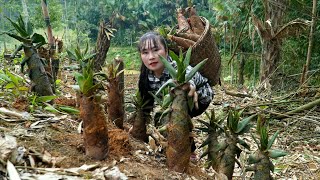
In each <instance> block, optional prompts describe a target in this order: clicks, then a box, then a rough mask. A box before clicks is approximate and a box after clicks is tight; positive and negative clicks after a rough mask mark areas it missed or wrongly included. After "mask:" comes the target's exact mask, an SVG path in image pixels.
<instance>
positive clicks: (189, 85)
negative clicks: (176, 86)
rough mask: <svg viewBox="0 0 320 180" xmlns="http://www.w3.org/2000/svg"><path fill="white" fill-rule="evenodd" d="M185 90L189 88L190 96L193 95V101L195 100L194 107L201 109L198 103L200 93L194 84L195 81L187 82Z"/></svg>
mask: <svg viewBox="0 0 320 180" xmlns="http://www.w3.org/2000/svg"><path fill="white" fill-rule="evenodd" d="M182 89H183V90H189V92H188V96H189V97H193V102H194V107H195V108H196V109H199V105H198V93H197V91H196V86H195V85H194V83H190V82H188V83H186V84H185V85H184V86H183V87H182Z"/></svg>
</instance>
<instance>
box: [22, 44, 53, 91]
mask: <svg viewBox="0 0 320 180" xmlns="http://www.w3.org/2000/svg"><path fill="white" fill-rule="evenodd" d="M24 53H25V58H26V59H28V60H27V65H28V67H29V77H30V80H31V81H32V84H33V86H32V88H31V89H32V91H34V92H35V93H36V94H38V95H39V96H51V95H53V90H52V86H51V83H50V81H49V78H48V76H47V73H46V71H45V69H44V65H43V62H42V61H41V60H40V57H39V55H38V54H37V53H36V51H35V50H34V49H31V48H28V47H24Z"/></svg>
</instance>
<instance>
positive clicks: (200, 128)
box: [196, 127, 209, 132]
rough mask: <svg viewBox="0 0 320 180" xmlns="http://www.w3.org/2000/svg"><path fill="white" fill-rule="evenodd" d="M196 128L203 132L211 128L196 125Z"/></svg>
mask: <svg viewBox="0 0 320 180" xmlns="http://www.w3.org/2000/svg"><path fill="white" fill-rule="evenodd" d="M196 128H197V129H199V130H200V131H203V132H209V128H202V127H196Z"/></svg>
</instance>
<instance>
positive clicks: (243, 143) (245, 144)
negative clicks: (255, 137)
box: [239, 139, 250, 150]
mask: <svg viewBox="0 0 320 180" xmlns="http://www.w3.org/2000/svg"><path fill="white" fill-rule="evenodd" d="M239 144H240V145H242V146H243V147H244V148H246V149H248V150H250V146H249V145H248V143H246V142H245V141H244V140H242V139H239Z"/></svg>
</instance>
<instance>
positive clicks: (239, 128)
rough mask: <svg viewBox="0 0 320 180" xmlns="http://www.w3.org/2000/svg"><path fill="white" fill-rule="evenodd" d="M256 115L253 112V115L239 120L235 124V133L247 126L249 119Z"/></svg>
mask: <svg viewBox="0 0 320 180" xmlns="http://www.w3.org/2000/svg"><path fill="white" fill-rule="evenodd" d="M256 116H257V114H254V115H251V116H249V117H246V118H244V119H243V120H242V121H240V122H239V123H238V126H237V130H236V133H237V134H240V133H241V131H243V130H244V129H245V127H246V126H248V124H249V123H250V121H251V120H252V119H253V118H255V117H256Z"/></svg>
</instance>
